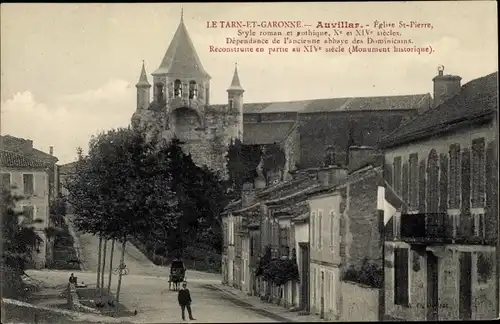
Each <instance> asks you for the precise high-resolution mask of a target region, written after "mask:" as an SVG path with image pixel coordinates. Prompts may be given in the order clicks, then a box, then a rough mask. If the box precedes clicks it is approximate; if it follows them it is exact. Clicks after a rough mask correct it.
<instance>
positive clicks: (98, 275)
mask: <svg viewBox="0 0 500 324" xmlns="http://www.w3.org/2000/svg"><path fill="white" fill-rule="evenodd" d="M101 250H102V236H99V251H98V252H97V284H96V288H97V289H99V287H101V285H100V282H101Z"/></svg>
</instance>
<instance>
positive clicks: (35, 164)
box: [0, 150, 48, 169]
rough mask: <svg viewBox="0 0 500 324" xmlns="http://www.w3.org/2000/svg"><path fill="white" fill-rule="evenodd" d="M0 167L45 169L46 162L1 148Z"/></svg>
mask: <svg viewBox="0 0 500 324" xmlns="http://www.w3.org/2000/svg"><path fill="white" fill-rule="evenodd" d="M0 167H5V168H26V169H45V168H47V167H48V165H47V163H46V162H43V161H40V160H37V159H33V158H31V157H28V156H25V155H21V154H18V153H14V152H11V151H3V150H2V151H0Z"/></svg>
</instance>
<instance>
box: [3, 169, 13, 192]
mask: <svg viewBox="0 0 500 324" xmlns="http://www.w3.org/2000/svg"><path fill="white" fill-rule="evenodd" d="M1 185H2V188H5V189H8V190H10V189H11V188H10V187H11V184H10V173H2V184H1Z"/></svg>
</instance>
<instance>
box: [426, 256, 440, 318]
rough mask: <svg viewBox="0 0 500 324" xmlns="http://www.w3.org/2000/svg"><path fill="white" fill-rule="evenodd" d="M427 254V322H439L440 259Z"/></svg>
mask: <svg viewBox="0 0 500 324" xmlns="http://www.w3.org/2000/svg"><path fill="white" fill-rule="evenodd" d="M426 254H427V320H428V321H437V320H438V314H439V268H438V258H437V257H436V256H435V255H434V254H433V253H432V252H426Z"/></svg>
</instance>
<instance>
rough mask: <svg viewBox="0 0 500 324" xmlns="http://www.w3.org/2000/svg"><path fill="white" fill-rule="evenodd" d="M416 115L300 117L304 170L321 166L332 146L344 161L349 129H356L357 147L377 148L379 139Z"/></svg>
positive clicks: (352, 113) (306, 115) (364, 113)
mask: <svg viewBox="0 0 500 324" xmlns="http://www.w3.org/2000/svg"><path fill="white" fill-rule="evenodd" d="M414 113H415V112H413V111H408V112H404V111H401V112H391V111H383V112H375V111H363V112H345V113H339V112H335V113H309V114H299V123H300V125H299V132H300V148H301V155H300V162H301V165H300V166H301V168H309V167H315V166H318V165H320V164H321V163H322V161H323V158H324V154H325V149H326V148H327V147H328V146H332V147H333V148H334V150H335V154H336V155H337V156H339V157H340V156H342V158H343V159H345V153H346V150H347V146H348V141H349V127H350V126H351V127H353V129H354V132H353V137H354V138H353V141H354V144H355V145H363V146H375V145H377V144H378V142H379V141H380V139H381V138H382V137H383V136H385V135H386V134H388V133H389V132H391V131H393V130H395V129H396V128H397V127H398V126H399V125H400V123H401V121H402V120H403V118H405V117H407V116H411V115H413V114H414Z"/></svg>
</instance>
